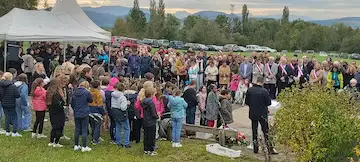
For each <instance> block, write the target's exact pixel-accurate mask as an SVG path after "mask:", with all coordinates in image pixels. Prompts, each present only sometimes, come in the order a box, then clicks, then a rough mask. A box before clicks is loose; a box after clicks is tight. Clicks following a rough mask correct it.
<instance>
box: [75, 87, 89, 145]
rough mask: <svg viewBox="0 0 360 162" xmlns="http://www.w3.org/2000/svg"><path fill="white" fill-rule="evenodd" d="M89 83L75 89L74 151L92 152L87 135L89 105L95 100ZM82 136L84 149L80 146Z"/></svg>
mask: <svg viewBox="0 0 360 162" xmlns="http://www.w3.org/2000/svg"><path fill="white" fill-rule="evenodd" d="M88 89H89V82H87V81H83V82H81V83H80V84H79V87H78V88H76V89H75V92H74V94H73V97H72V101H71V107H72V109H73V110H74V120H75V135H74V143H75V146H74V151H78V150H80V149H81V151H82V152H87V151H91V148H90V147H88V146H87V143H86V142H87V141H86V140H87V135H88V125H89V114H90V108H89V103H91V102H93V98H92V97H91V94H90V92H89V90H88ZM80 135H81V139H82V147H81V146H80V145H79V138H80Z"/></svg>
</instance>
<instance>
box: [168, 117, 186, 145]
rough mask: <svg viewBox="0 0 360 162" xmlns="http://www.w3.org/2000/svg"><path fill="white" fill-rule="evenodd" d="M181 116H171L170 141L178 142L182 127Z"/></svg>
mask: <svg viewBox="0 0 360 162" xmlns="http://www.w3.org/2000/svg"><path fill="white" fill-rule="evenodd" d="M182 120H183V119H182V118H172V122H171V124H172V142H174V143H179V142H180V136H181V129H182Z"/></svg>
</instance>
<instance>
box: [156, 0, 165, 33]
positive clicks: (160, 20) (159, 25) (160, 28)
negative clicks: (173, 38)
mask: <svg viewBox="0 0 360 162" xmlns="http://www.w3.org/2000/svg"><path fill="white" fill-rule="evenodd" d="M165 21H166V18H165V3H164V0H159V7H158V9H157V22H156V32H157V33H158V35H159V38H164V37H165V35H164V28H165Z"/></svg>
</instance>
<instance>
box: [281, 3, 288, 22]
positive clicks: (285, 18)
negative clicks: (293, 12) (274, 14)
mask: <svg viewBox="0 0 360 162" xmlns="http://www.w3.org/2000/svg"><path fill="white" fill-rule="evenodd" d="M289 14H290V10H289V7H287V6H285V7H284V9H283V14H282V17H281V23H288V22H289Z"/></svg>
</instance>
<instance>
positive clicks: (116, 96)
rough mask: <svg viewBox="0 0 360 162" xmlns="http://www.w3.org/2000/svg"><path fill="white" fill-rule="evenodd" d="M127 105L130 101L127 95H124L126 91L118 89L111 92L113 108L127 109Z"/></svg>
mask: <svg viewBox="0 0 360 162" xmlns="http://www.w3.org/2000/svg"><path fill="white" fill-rule="evenodd" d="M127 105H128V102H127V99H126V97H125V96H124V93H122V92H120V91H118V90H116V91H114V92H112V93H111V108H113V109H120V110H121V111H126V110H127Z"/></svg>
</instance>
